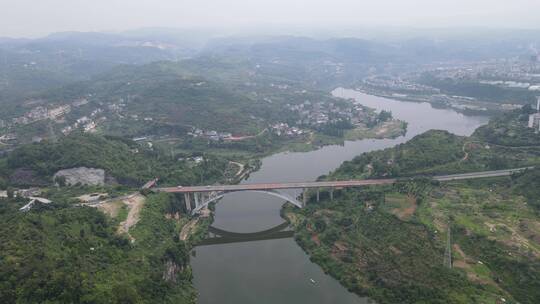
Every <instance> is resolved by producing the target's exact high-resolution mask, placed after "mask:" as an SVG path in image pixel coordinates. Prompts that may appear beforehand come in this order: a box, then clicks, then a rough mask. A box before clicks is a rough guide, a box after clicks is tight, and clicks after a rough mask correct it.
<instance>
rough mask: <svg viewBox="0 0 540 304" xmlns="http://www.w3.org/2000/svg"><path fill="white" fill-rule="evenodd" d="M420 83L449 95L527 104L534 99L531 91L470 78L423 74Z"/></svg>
mask: <svg viewBox="0 0 540 304" xmlns="http://www.w3.org/2000/svg"><path fill="white" fill-rule="evenodd" d="M419 81H420V83H422V84H426V85H429V86H432V87H435V88H438V89H440V90H441V92H442V93H445V94H448V95H451V96H455V95H458V96H468V97H473V98H476V99H479V100H482V101H490V102H498V103H505V102H507V101H508V100H517V101H521V103H522V104H528V103H531V102H534V101H535V100H536V95H535V93H534V92H532V91H527V90H522V89H512V88H502V87H498V86H495V85H490V84H483V83H479V82H477V81H472V80H453V79H439V78H436V77H433V75H429V74H425V75H423V76H422V77H421V78H420V79H419Z"/></svg>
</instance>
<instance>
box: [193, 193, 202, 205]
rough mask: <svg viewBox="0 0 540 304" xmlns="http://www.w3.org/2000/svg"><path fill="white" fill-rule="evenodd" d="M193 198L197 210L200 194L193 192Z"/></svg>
mask: <svg viewBox="0 0 540 304" xmlns="http://www.w3.org/2000/svg"><path fill="white" fill-rule="evenodd" d="M193 196H195V208H198V207H199V203H200V202H199V197H200V196H201V194H200V193H198V192H193Z"/></svg>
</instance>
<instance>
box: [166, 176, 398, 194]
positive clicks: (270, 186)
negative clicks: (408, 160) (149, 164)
mask: <svg viewBox="0 0 540 304" xmlns="http://www.w3.org/2000/svg"><path fill="white" fill-rule="evenodd" d="M395 181H396V180H395V179H366V180H350V181H324V182H299V183H264V184H240V185H218V186H191V187H168V188H158V191H163V192H170V193H190V192H214V191H225V192H228V191H245V190H280V189H303V188H324V187H332V188H341V187H343V188H345V187H359V186H368V185H383V184H393V183H395Z"/></svg>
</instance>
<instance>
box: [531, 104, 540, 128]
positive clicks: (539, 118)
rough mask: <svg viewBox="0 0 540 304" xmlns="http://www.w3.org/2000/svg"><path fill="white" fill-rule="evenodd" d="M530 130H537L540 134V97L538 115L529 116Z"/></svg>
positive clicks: (537, 108) (537, 106)
mask: <svg viewBox="0 0 540 304" xmlns="http://www.w3.org/2000/svg"><path fill="white" fill-rule="evenodd" d="M529 128H534V129H537V131H539V132H540V97H538V101H537V103H536V113H534V114H531V115H529Z"/></svg>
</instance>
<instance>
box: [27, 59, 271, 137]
mask: <svg viewBox="0 0 540 304" xmlns="http://www.w3.org/2000/svg"><path fill="white" fill-rule="evenodd" d="M170 64H172V63H170ZM36 97H37V98H40V99H45V100H47V101H48V102H49V103H62V102H66V101H71V100H76V99H78V98H81V97H87V98H88V100H89V101H90V102H91V104H94V106H95V107H106V106H110V105H118V106H121V107H123V108H122V112H123V113H122V116H128V117H127V118H129V117H130V116H131V115H136V116H140V117H152V118H153V120H155V121H157V122H160V123H167V124H174V125H179V126H188V127H189V126H195V125H196V126H198V127H200V128H208V129H218V130H223V131H229V132H246V131H247V132H249V131H253V130H256V129H257V122H256V121H255V120H254V119H253V118H251V116H250V115H256V116H260V115H261V114H262V113H264V112H265V111H268V110H271V109H270V108H268V107H266V108H264V109H261V108H258V107H257V104H254V103H252V101H251V100H250V99H249V98H247V97H246V96H243V95H240V94H237V93H235V92H233V91H232V90H230V89H229V88H227V87H226V86H225V85H223V84H220V83H216V82H212V81H209V80H207V79H205V78H203V77H200V76H194V77H189V76H186V75H181V74H178V73H175V72H173V71H170V70H165V69H162V68H161V67H160V65H159V64H148V65H144V66H128V65H124V66H119V67H117V68H114V69H113V70H111V71H109V72H107V73H105V74H101V75H99V76H96V77H94V78H93V79H92V80H90V81H85V82H79V83H76V84H72V85H68V86H65V87H62V88H60V89H55V90H50V91H48V92H46V93H44V94H40V95H38V96H36ZM106 123H108V122H106ZM111 123H112V122H111Z"/></svg>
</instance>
